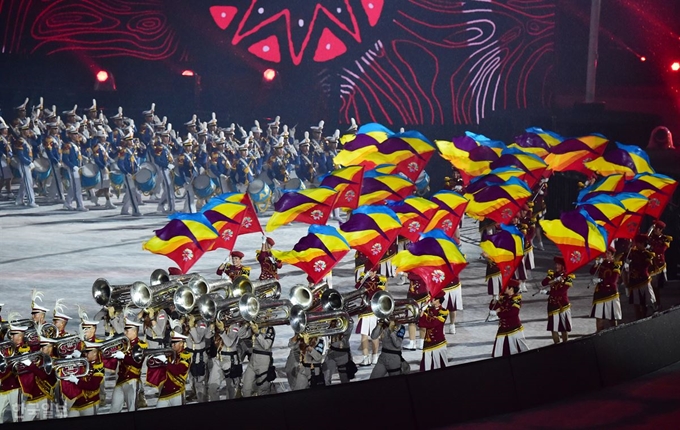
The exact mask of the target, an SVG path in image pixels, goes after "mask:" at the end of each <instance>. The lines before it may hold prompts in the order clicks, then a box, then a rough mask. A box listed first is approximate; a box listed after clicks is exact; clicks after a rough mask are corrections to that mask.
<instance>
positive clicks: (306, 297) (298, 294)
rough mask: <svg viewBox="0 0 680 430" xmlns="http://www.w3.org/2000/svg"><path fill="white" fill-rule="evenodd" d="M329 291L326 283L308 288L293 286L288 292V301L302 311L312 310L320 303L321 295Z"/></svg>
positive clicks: (300, 285)
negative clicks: (300, 307) (299, 307)
mask: <svg viewBox="0 0 680 430" xmlns="http://www.w3.org/2000/svg"><path fill="white" fill-rule="evenodd" d="M328 289H329V287H328V283H327V282H322V283H320V284H318V285H315V286H314V287H313V288H309V287H308V286H306V285H302V284H299V285H295V286H294V287H293V288H291V290H290V301H291V302H292V303H293V305H300V306H302V308H303V309H305V310H307V309H312V308H314V307H316V306H317V305H318V304H319V303H320V299H321V297H322V296H323V294H324V293H325V292H326V291H327V290H328Z"/></svg>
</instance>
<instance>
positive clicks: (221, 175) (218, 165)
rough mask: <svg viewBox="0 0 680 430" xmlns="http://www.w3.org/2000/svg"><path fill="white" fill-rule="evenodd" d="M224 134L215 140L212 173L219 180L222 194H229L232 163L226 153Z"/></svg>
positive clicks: (211, 165) (211, 163)
mask: <svg viewBox="0 0 680 430" xmlns="http://www.w3.org/2000/svg"><path fill="white" fill-rule="evenodd" d="M225 140H226V138H225V137H224V132H220V135H219V136H218V137H217V139H215V141H214V144H215V150H214V151H213V153H212V154H211V155H210V172H211V173H212V174H213V175H214V176H215V178H218V179H219V184H220V190H221V191H222V193H228V192H230V190H229V176H230V175H231V163H230V162H229V159H228V158H227V156H226V155H225V153H224V142H225Z"/></svg>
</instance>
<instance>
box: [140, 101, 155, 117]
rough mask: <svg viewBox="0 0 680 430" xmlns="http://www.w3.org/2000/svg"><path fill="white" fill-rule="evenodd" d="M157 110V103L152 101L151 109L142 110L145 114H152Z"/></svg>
mask: <svg viewBox="0 0 680 430" xmlns="http://www.w3.org/2000/svg"><path fill="white" fill-rule="evenodd" d="M155 112H156V103H151V109H149V110H145V111H143V112H142V114H144V116H152V115H153V114H154V113H155Z"/></svg>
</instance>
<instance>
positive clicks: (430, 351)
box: [418, 306, 449, 371]
mask: <svg viewBox="0 0 680 430" xmlns="http://www.w3.org/2000/svg"><path fill="white" fill-rule="evenodd" d="M448 317H449V311H447V310H446V309H444V308H441V307H439V308H435V307H434V306H430V307H428V308H427V309H425V311H424V312H423V314H422V315H421V316H420V318H419V319H418V327H420V328H424V329H425V342H424V343H423V358H422V360H421V361H420V370H421V371H426V370H430V369H439V368H441V367H446V363H447V361H448V360H447V358H446V336H445V335H444V324H445V323H446V319H447V318H448ZM439 352H441V354H440V353H439ZM428 361H429V362H428Z"/></svg>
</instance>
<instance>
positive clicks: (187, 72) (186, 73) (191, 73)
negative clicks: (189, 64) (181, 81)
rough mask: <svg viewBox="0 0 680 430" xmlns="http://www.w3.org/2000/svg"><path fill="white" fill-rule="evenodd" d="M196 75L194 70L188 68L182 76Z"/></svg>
mask: <svg viewBox="0 0 680 430" xmlns="http://www.w3.org/2000/svg"><path fill="white" fill-rule="evenodd" d="M194 75H196V73H194V71H193V70H189V69H187V70H184V71H183V72H182V76H194Z"/></svg>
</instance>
